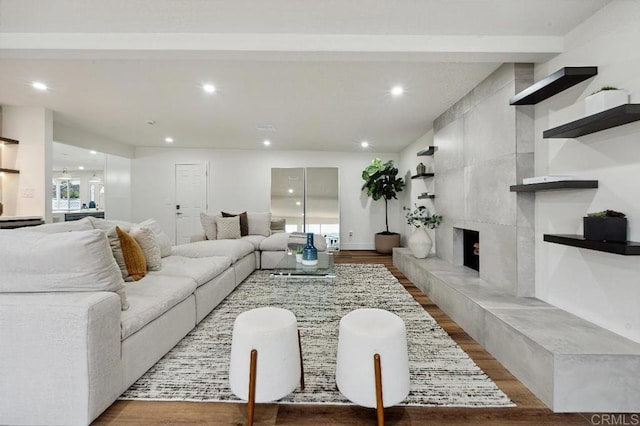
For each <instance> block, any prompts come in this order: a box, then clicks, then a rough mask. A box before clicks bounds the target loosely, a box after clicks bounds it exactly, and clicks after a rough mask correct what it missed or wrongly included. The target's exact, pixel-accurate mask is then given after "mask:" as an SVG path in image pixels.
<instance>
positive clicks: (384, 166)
mask: <svg viewBox="0 0 640 426" xmlns="http://www.w3.org/2000/svg"><path fill="white" fill-rule="evenodd" d="M362 179H363V180H364V184H363V185H362V190H363V191H366V192H367V195H368V196H370V197H371V198H373V199H374V200H375V201H377V200H379V199H381V198H382V199H383V200H384V218H385V230H384V231H382V232H378V233H377V234H376V236H375V247H376V251H377V252H378V253H391V252H392V251H393V247H400V234H398V233H397V232H389V208H388V203H389V200H392V199H394V198H395V199H396V200H397V199H398V197H397V193H398V192H400V191H402V188H404V186H405V182H404V179H402V178H401V177H398V169H397V167H395V166H394V164H393V160H389V161H387V162H385V163H383V162H382V160H381V159H379V158H376V159H374V160H373V161H372V162H371V164H370V165H368V166H367V167H366V168H365V169H364V170H363V171H362Z"/></svg>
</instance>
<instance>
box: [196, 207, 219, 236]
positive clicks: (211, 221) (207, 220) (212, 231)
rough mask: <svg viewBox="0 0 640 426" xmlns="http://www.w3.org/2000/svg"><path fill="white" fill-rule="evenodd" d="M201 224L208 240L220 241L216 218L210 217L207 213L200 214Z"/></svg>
mask: <svg viewBox="0 0 640 426" xmlns="http://www.w3.org/2000/svg"><path fill="white" fill-rule="evenodd" d="M200 223H201V224H202V229H203V230H204V234H205V235H206V236H207V240H217V239H218V227H217V225H216V217H215V216H211V215H208V214H206V213H200Z"/></svg>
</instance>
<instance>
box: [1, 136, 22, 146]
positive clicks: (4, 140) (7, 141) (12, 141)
mask: <svg viewBox="0 0 640 426" xmlns="http://www.w3.org/2000/svg"><path fill="white" fill-rule="evenodd" d="M19 143H20V142H19V141H17V140H15V139H9V138H3V137H2V136H0V145H7V144H12V145H17V144H19Z"/></svg>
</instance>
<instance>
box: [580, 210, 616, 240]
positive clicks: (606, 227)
mask: <svg viewBox="0 0 640 426" xmlns="http://www.w3.org/2000/svg"><path fill="white" fill-rule="evenodd" d="M625 216H626V215H625V214H624V213H620V212H617V211H614V210H604V211H601V212H595V213H588V214H587V216H586V217H584V218H583V222H582V224H583V228H584V238H585V240H596V241H626V240H627V218H626V217H625Z"/></svg>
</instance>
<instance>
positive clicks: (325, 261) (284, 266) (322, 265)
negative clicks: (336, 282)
mask: <svg viewBox="0 0 640 426" xmlns="http://www.w3.org/2000/svg"><path fill="white" fill-rule="evenodd" d="M271 276H272V277H309V278H311V277H318V278H335V276H336V274H335V271H334V269H333V254H331V253H324V252H321V253H318V264H317V265H314V266H306V265H303V264H302V263H297V262H296V255H295V253H287V254H285V255H284V257H283V258H282V260H281V261H280V262H278V264H277V265H276V267H275V268H274V269H273V272H272V273H271Z"/></svg>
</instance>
